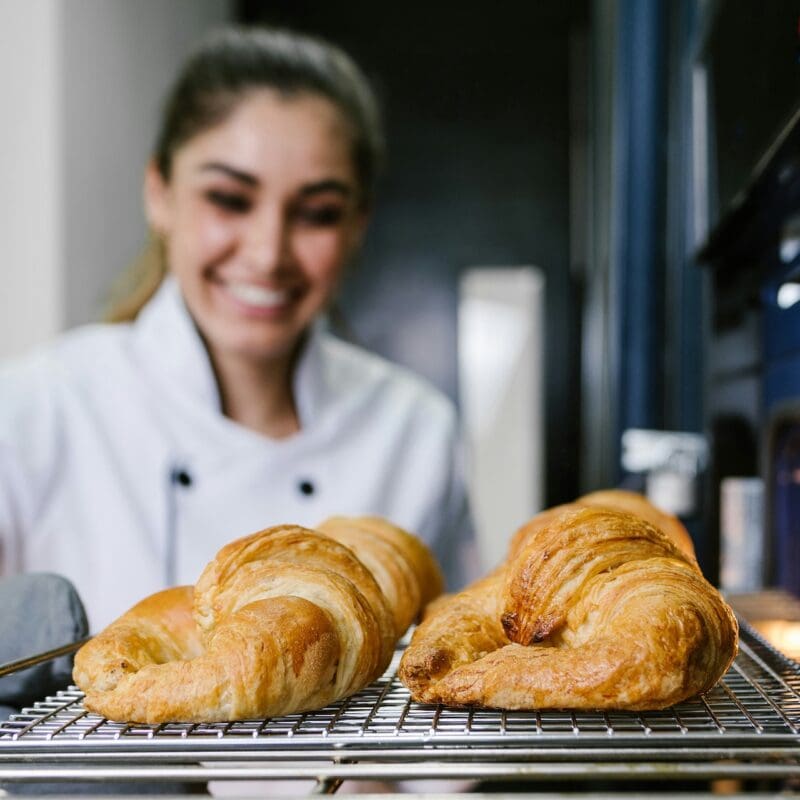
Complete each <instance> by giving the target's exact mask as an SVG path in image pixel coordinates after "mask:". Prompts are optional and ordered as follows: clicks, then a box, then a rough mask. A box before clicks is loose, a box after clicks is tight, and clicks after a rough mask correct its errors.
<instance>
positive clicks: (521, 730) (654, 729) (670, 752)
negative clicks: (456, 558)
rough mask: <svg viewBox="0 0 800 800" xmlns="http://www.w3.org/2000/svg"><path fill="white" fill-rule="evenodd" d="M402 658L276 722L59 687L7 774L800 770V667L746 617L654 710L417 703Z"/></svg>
mask: <svg viewBox="0 0 800 800" xmlns="http://www.w3.org/2000/svg"><path fill="white" fill-rule="evenodd" d="M399 656H400V653H399V652H398V653H397V654H396V657H395V660H394V662H393V663H392V665H391V667H390V668H389V670H387V672H386V674H385V675H384V676H383V677H382V678H381V679H380V680H378V681H376V682H375V683H374V684H372V685H371V686H369V687H368V688H366V689H364V690H363V691H361V692H359V693H358V694H356V695H354V696H353V697H350V698H349V699H347V700H345V701H342V702H340V703H337V704H334V705H332V706H329V707H327V708H325V709H322V710H320V711H315V712H309V713H305V714H295V715H288V716H285V717H276V718H272V719H262V720H252V721H243V722H234V723H219V724H167V725H158V726H148V725H125V724H120V723H112V722H109V721H107V720H104V719H102V718H101V717H99V716H96V715H93V714H89V713H87V712H86V711H85V710H84V709H83V707H82V706H81V699H82V695H81V693H80V692H79V691H78V690H76V689H74V688H72V689H70V690H68V691H63V692H59V693H58V695H56V696H54V697H51V698H47V699H46V700H44V701H42V702H39V703H37V704H36V705H35V706H34V707H33V708H31V709H25V710H23V713H21V714H18V715H16V716H14V717H12V718H11V719H10V720H8V721H6V722H0V780H4V781H36V780H38V781H42V780H50V781H52V780H81V781H83V780H90V781H103V780H130V781H152V780H154V779H155V780H187V781H201V780H214V779H240V780H245V779H263V778H317V779H319V780H323V781H324V780H327V781H329V784H328V785H330V786H331V787H333V786H334V785H335V784H336V782H337V781H338V780H342V779H346V778H358V779H383V780H399V779H404V778H468V777H480V778H483V779H486V778H496V779H506V780H512V779H516V780H519V779H525V780H531V779H551V778H554V777H570V778H573V779H580V780H590V779H597V778H602V779H606V778H614V779H631V780H637V779H639V780H653V779H670V778H693V779H695V778H696V779H703V780H706V779H713V778H717V777H729V778H732V777H760V778H771V779H785V778H793V777H798V776H800V665H799V664H798V663H796V662H794V661H791V660H789V659H786V658H785V657H783V656H781V655H780V654H779V653H777V651H775V650H774V649H772V648H771V647H770V646H769V645H767V644H766V643H765V642H764V641H763V640H762V639H761V638H760V637H759V636H758V635H757V634H755V633H754V632H753V631H752V630H750V629H749V628H747V626H743V629H742V640H741V649H740V653H739V656H738V657H737V659H736V662H735V663H734V665H733V667H732V668H731V669H730V671H729V672H728V674H727V675H726V676H725V678H724V679H723V681H722V682H720V684H719V685H718V686H716V687H715V688H714V689H713V690H712V691H710V692H709V693H708V694H707V695H705V696H704V697H702V698H697V699H694V700H691V701H689V702H686V703H683V704H680V705H678V706H675V707H673V708H670V709H667V710H664V711H658V712H642V713H630V712H607V713H603V712H570V711H555V712H545V711H542V712H499V711H487V710H481V709H453V708H445V707H441V706H429V705H420V704H417V703H413V702H411V701H410V698H409V695H408V692H407V690H406V689H405V688H404V687H403V686H402V684H400V682H399V681H398V680H397V677H396V666H397V661H398V660H399Z"/></svg>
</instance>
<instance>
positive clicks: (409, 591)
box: [316, 517, 444, 637]
mask: <svg viewBox="0 0 800 800" xmlns="http://www.w3.org/2000/svg"><path fill="white" fill-rule="evenodd" d="M316 529H317V530H318V531H321V532H322V533H324V534H325V535H326V536H330V537H331V538H332V539H336V541H338V542H341V543H342V544H343V545H346V546H347V547H349V548H350V549H351V550H352V551H353V552H354V553H355V554H356V556H357V557H358V558H359V559H360V560H361V561H363V562H364V564H365V565H366V566H367V568H368V569H369V570H370V571H371V572H372V574H373V575H374V576H375V579H376V581H377V582H378V585H379V586H380V588H381V590H382V591H383V593H384V595H385V596H386V599H387V601H388V603H389V607H390V609H391V611H392V614H393V616H394V620H395V635H396V636H397V637H400V636H402V635H403V634H404V633H405V632H406V630H407V629H408V626H409V625H410V624H411V623H412V622H414V621H415V620H416V618H417V617H418V615H419V613H420V609H422V608H423V607H424V606H425V604H426V603H428V601H429V600H432V599H433V598H434V597H436V596H437V595H439V594H440V593H441V591H442V588H443V585H444V578H443V577H442V573H441V570H440V569H439V565H438V564H437V563H436V559H435V558H434V557H433V554H432V553H431V552H430V550H429V549H428V548H427V547H426V545H425V544H424V543H423V542H422V541H421V540H420V539H418V538H417V537H416V536H412V535H411V534H410V533H408V532H407V531H404V530H403V529H402V528H398V527H397V526H396V525H393V524H392V523H390V522H388V521H387V520H384V519H381V518H380V517H329V518H328V519H326V520H325V521H324V522H322V523H320V524H319V525H317V528H316Z"/></svg>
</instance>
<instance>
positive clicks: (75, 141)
mask: <svg viewBox="0 0 800 800" xmlns="http://www.w3.org/2000/svg"><path fill="white" fill-rule="evenodd" d="M230 16H231V15H230V3H229V0H169V2H164V0H135V2H133V1H132V0H26V2H25V3H14V2H2V3H0V31H2V32H3V36H2V38H3V46H2V47H1V48H0V70H2V72H1V73H0V74H2V75H3V76H4V77H3V81H2V83H0V104H1V105H0V107H2V108H3V109H4V111H3V115H4V119H3V124H2V125H0V175H2V176H3V180H2V182H0V220H1V222H0V230H2V234H3V240H4V244H5V248H4V253H3V256H4V258H3V266H2V269H1V270H0V275H2V277H3V281H2V290H1V292H0V357H2V356H5V355H9V354H13V353H18V352H21V351H23V350H25V349H27V348H29V347H30V346H32V345H34V344H36V343H38V342H41V341H43V340H46V339H48V338H50V337H51V336H52V335H53V334H55V333H56V332H57V331H59V330H62V329H63V328H65V327H70V326H72V325H76V324H79V323H82V322H87V321H92V320H95V319H97V318H98V316H99V315H100V313H101V311H102V308H103V305H104V302H105V299H106V296H107V292H108V289H109V287H110V285H111V283H112V282H113V280H114V278H115V277H116V276H117V275H118V274H119V273H120V272H121V271H122V270H123V269H124V268H125V267H126V266H127V265H128V264H129V263H130V262H131V261H132V260H133V258H134V257H135V256H136V254H137V252H138V250H139V247H140V246H141V245H142V243H143V241H144V238H145V224H144V218H143V215H142V210H141V179H142V171H143V169H144V165H145V163H146V160H147V156H148V153H149V151H150V147H151V145H152V141H153V137H154V135H155V128H156V120H157V115H158V111H159V107H160V103H161V99H162V96H163V93H164V91H165V90H166V87H167V86H168V84H169V82H170V81H171V79H172V77H173V76H174V74H175V70H176V68H177V66H178V64H179V63H180V61H181V60H182V58H183V56H184V55H185V53H186V51H187V49H188V48H189V47H190V46H191V44H192V43H193V42H194V41H195V40H196V39H197V38H198V37H199V36H200V35H202V33H203V32H204V31H205V30H206V29H208V28H209V27H211V26H213V25H215V24H218V23H220V22H224V21H226V20H228V19H229V18H230Z"/></svg>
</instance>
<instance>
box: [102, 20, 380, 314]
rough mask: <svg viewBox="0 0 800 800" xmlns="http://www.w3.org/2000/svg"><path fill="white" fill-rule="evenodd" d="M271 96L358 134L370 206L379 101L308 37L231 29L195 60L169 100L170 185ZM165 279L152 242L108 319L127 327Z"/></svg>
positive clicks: (160, 138)
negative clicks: (208, 141) (317, 105)
mask: <svg viewBox="0 0 800 800" xmlns="http://www.w3.org/2000/svg"><path fill="white" fill-rule="evenodd" d="M258 89H273V90H275V91H277V92H279V93H280V94H282V95H284V96H286V97H291V96H295V95H298V94H302V93H312V94H318V95H321V96H323V97H325V98H327V99H329V100H330V101H331V102H332V103H333V104H334V105H336V107H337V108H339V110H340V111H341V112H342V113H343V114H344V116H345V117H346V118H347V120H348V121H349V122H350V125H351V128H352V130H353V163H354V165H355V168H356V174H357V176H358V180H359V189H360V192H361V203H362V205H363V206H365V207H368V206H369V205H370V204H371V203H372V199H373V194H374V187H375V182H376V180H377V176H378V173H379V171H380V167H381V164H382V161H383V150H384V142H383V130H382V124H381V118H380V112H379V109H378V104H377V101H376V98H375V95H374V93H373V91H372V89H371V87H370V85H369V83H368V81H367V79H366V78H365V77H364V75H363V73H362V72H361V71H360V70H359V68H358V67H357V66H356V64H355V63H354V62H353V60H352V59H351V58H350V57H349V56H348V55H347V54H346V53H344V52H343V51H342V50H340V49H339V48H338V47H335V46H334V45H332V44H330V43H328V42H325V41H323V40H321V39H317V38H314V37H311V36H307V35H305V34H299V33H295V32H292V31H287V30H275V29H267V28H245V27H239V26H231V27H226V28H221V29H219V30H216V31H214V32H212V33H211V34H210V35H209V36H207V37H206V38H205V39H203V40H202V41H201V42H200V44H199V46H198V47H197V48H196V49H195V50H194V51H193V52H192V53H191V54H190V55H189V58H188V59H187V61H186V62H185V64H184V66H183V68H182V70H181V71H180V73H179V74H178V77H177V80H176V81H175V83H174V85H173V87H172V89H171V91H170V92H169V93H168V95H167V98H166V102H165V104H164V109H163V113H162V117H161V125H160V128H159V131H158V135H157V138H156V142H155V148H154V152H153V160H154V162H155V165H156V167H157V169H158V170H159V172H160V173H161V175H162V176H163V177H164V178H165V179H167V180H168V179H169V177H170V174H171V171H172V162H173V159H174V156H175V153H176V152H177V151H178V150H179V149H180V148H181V147H182V146H183V145H184V144H186V142H188V141H189V140H190V139H192V138H193V137H195V136H197V135H198V134H200V133H202V132H203V131H206V130H208V129H210V128H212V127H214V126H216V125H219V124H220V123H221V122H222V121H223V120H225V119H226V118H227V117H228V116H229V115H230V114H231V113H232V112H233V110H234V109H235V108H236V106H237V105H238V104H239V103H240V102H241V101H242V99H243V98H244V97H245V96H246V95H247V94H248V93H250V92H252V91H255V90H258ZM165 274H166V263H165V260H164V247H163V243H162V242H161V241H160V240H159V239H158V238H157V237H155V236H153V235H151V237H150V241H149V242H148V244H147V245H146V247H145V249H144V251H143V253H142V254H141V256H140V257H139V258H138V259H137V260H136V261H135V262H134V263H133V265H132V266H131V267H130V268H129V270H127V271H126V273H125V275H124V276H123V279H122V280H121V281H120V282H119V283H118V284H117V286H116V287H115V289H114V290H113V291H112V301H111V306H110V309H109V312H108V313H107V315H106V319H107V320H108V321H110V322H126V321H130V320H133V319H135V318H136V316H137V314H138V313H139V311H140V310H141V309H142V307H143V306H144V305H145V303H147V301H148V300H149V299H150V298H151V297H152V296H153V294H154V293H155V292H156V290H157V289H158V287H159V285H160V284H161V281H162V280H163V278H164V275H165Z"/></svg>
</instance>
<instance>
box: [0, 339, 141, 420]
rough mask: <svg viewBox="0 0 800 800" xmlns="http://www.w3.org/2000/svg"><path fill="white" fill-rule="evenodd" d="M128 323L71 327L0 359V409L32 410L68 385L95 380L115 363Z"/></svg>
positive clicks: (117, 361)
mask: <svg viewBox="0 0 800 800" xmlns="http://www.w3.org/2000/svg"><path fill="white" fill-rule="evenodd" d="M128 328H129V326H127V325H108V324H94V325H85V326H81V327H78V328H74V329H72V330H70V331H67V332H65V333H62V334H60V335H59V336H57V337H55V338H54V339H52V340H50V341H48V342H45V343H43V344H40V345H38V346H36V347H34V348H32V349H31V350H29V351H28V352H26V353H23V354H20V355H16V356H13V357H10V358H6V359H3V360H2V361H0V386H2V396H3V402H2V403H0V409H4V410H5V412H6V413H5V414H4V416H6V417H8V413H9V411H11V410H13V409H15V408H16V409H17V410H22V409H25V408H27V409H29V410H33V409H35V407H36V406H37V404H40V403H42V402H44V401H45V400H46V399H48V398H49V399H50V400H52V398H54V397H56V396H57V395H58V394H59V393H60V392H62V391H63V390H65V389H67V388H68V387H70V386H75V385H79V384H80V383H81V382H82V381H85V380H94V379H96V376H97V375H98V373H99V372H101V371H102V370H103V367H105V366H107V365H109V364H112V363H114V364H118V363H119V361H120V359H119V355H120V353H121V352H122V351H123V350H124V349H125V347H126V343H127V340H128V337H129V330H128Z"/></svg>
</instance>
